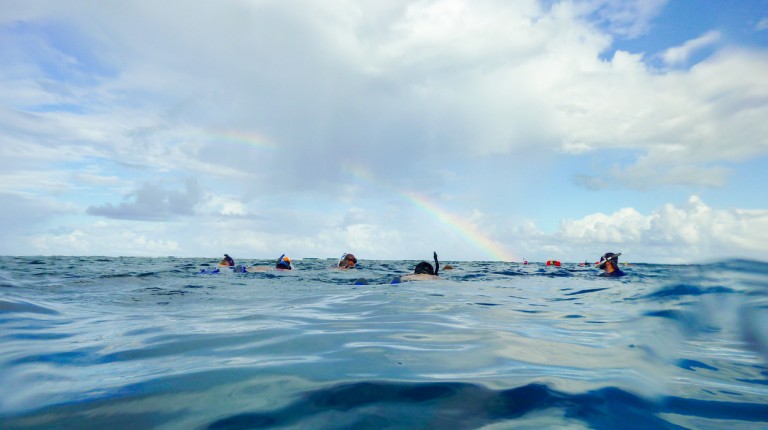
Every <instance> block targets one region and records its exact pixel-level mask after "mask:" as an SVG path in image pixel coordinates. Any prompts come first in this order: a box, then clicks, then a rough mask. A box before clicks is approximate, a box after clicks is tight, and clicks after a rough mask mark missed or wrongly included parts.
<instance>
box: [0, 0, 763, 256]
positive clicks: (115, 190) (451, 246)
mask: <svg viewBox="0 0 768 430" xmlns="http://www.w3.org/2000/svg"><path fill="white" fill-rule="evenodd" d="M0 64H2V67H1V68H0V207H2V208H3V209H2V211H0V222H2V224H3V226H4V227H3V228H2V229H0V255H85V256H90V255H93V256H148V257H154V256H158V257H160V256H177V257H207V258H211V259H212V260H213V259H216V260H217V259H220V258H221V256H222V255H223V254H224V253H228V254H229V255H231V256H232V257H234V258H235V260H237V261H244V262H247V261H249V260H256V259H273V258H277V257H278V256H279V255H280V254H283V253H285V254H287V255H288V256H290V257H292V258H294V259H300V258H338V257H339V256H340V255H342V254H343V253H345V252H352V253H354V254H355V255H356V256H357V257H358V259H360V260H361V261H364V260H366V259H377V260H402V259H408V260H410V259H414V260H419V259H425V260H428V259H430V258H431V255H432V252H433V251H436V252H437V253H438V254H439V256H440V258H441V260H444V261H462V260H490V261H513V262H519V261H523V260H528V261H544V260H549V259H556V260H561V261H564V262H566V261H567V262H581V261H591V262H594V261H597V260H598V259H599V257H600V255H602V254H603V253H605V252H609V251H610V252H621V253H622V261H628V262H638V263H640V262H646V263H662V264H687V263H703V262H711V261H718V260H723V259H730V258H748V259H755V260H761V261H768V190H766V188H767V187H768V78H766V77H768V0H742V1H728V0H695V1H694V0H626V1H622V0H572V1H553V0H541V1H534V0H516V1H506V0H498V1H495V0H466V1H464V0H421V1H406V0H387V1H351V0H334V1H325V0H287V1H286V0H228V1H216V2H214V1H202V0H168V1H163V2H157V1H153V0H137V1H130V2H125V1H122V0H105V1H99V2H93V1H85V0H84V1H78V0H68V1H66V2H62V1H59V0H33V1H30V0H3V2H2V3H1V4H0Z"/></svg>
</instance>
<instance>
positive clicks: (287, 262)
mask: <svg viewBox="0 0 768 430" xmlns="http://www.w3.org/2000/svg"><path fill="white" fill-rule="evenodd" d="M275 268H277V269H285V270H291V269H292V267H291V259H290V258H285V254H283V255H281V256H280V258H278V259H277V263H275Z"/></svg>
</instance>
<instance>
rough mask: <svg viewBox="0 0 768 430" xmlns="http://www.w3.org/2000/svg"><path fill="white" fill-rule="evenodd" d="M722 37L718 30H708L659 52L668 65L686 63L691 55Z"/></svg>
mask: <svg viewBox="0 0 768 430" xmlns="http://www.w3.org/2000/svg"><path fill="white" fill-rule="evenodd" d="M721 38H722V36H721V34H720V32H719V31H709V32H707V33H704V34H702V35H701V36H699V37H697V38H695V39H691V40H689V41H687V42H685V43H684V44H682V45H681V46H675V47H672V48H669V49H667V50H666V51H664V52H663V53H662V54H661V58H662V59H663V60H664V62H665V63H666V64H667V65H669V66H678V65H681V64H684V63H687V62H688V60H689V59H690V58H691V56H692V55H693V54H694V53H696V52H697V51H700V50H702V49H704V48H706V47H708V46H712V45H713V44H715V43H717V42H718V41H719V40H720V39H721Z"/></svg>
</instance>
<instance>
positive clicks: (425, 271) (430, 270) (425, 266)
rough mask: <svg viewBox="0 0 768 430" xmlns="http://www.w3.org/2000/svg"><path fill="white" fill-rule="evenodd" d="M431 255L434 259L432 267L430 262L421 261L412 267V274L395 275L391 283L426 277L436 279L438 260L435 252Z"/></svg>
mask: <svg viewBox="0 0 768 430" xmlns="http://www.w3.org/2000/svg"><path fill="white" fill-rule="evenodd" d="M432 257H433V258H434V259H435V266H434V267H432V265H431V264H429V263H427V262H426V261H422V262H421V263H419V264H417V265H416V267H415V268H414V269H413V274H412V275H403V276H399V277H396V278H395V279H393V280H392V283H393V284H397V283H400V282H402V281H419V280H428V279H438V278H439V277H438V272H439V271H440V262H439V261H437V252H433V253H432Z"/></svg>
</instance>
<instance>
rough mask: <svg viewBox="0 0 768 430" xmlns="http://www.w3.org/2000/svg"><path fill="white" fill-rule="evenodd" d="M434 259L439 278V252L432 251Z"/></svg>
mask: <svg viewBox="0 0 768 430" xmlns="http://www.w3.org/2000/svg"><path fill="white" fill-rule="evenodd" d="M432 257H433V258H434V259H435V276H437V271H438V270H440V263H439V262H438V261H437V252H435V251H432Z"/></svg>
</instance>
